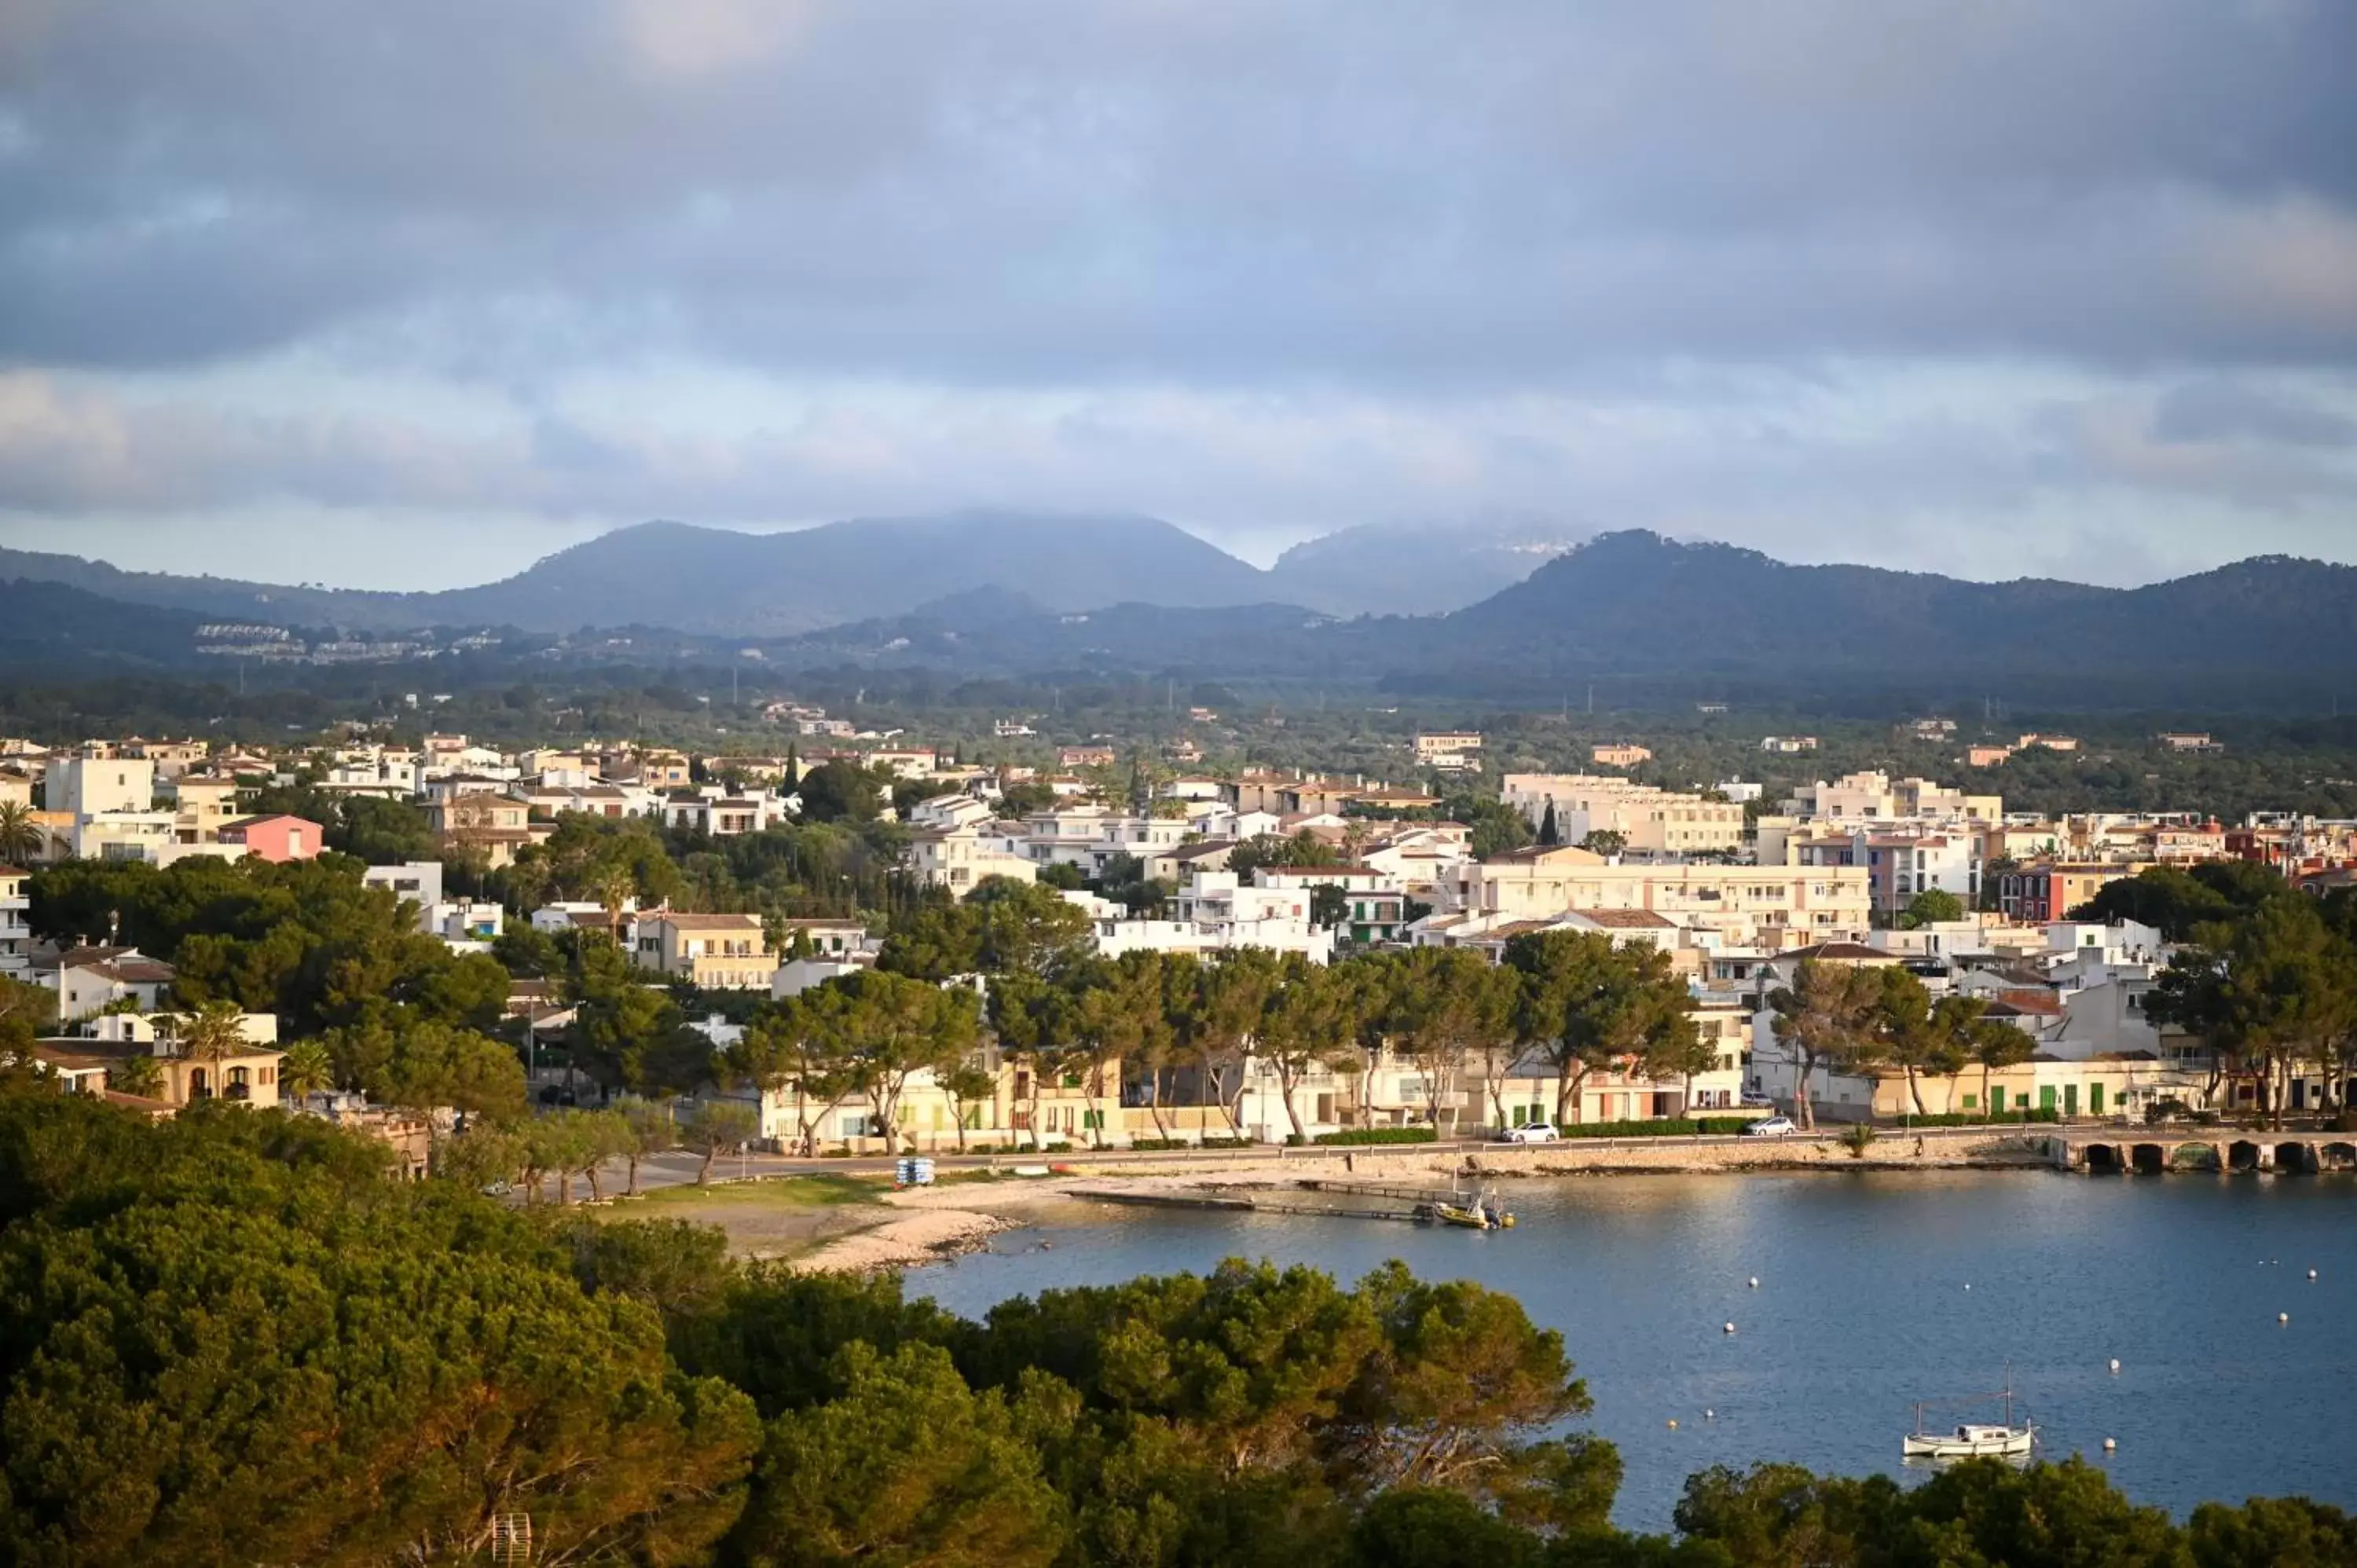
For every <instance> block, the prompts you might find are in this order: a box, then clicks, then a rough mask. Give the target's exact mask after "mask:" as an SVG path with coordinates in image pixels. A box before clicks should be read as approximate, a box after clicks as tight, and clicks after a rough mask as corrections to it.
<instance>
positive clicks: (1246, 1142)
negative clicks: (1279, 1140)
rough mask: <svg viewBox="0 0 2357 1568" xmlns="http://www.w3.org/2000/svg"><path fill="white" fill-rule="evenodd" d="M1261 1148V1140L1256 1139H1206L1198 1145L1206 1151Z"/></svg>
mask: <svg viewBox="0 0 2357 1568" xmlns="http://www.w3.org/2000/svg"><path fill="white" fill-rule="evenodd" d="M1259 1146H1260V1143H1259V1140H1258V1139H1254V1138H1206V1139H1204V1140H1203V1141H1202V1143H1200V1144H1198V1145H1197V1147H1199V1148H1204V1149H1256V1148H1258V1147H1259Z"/></svg>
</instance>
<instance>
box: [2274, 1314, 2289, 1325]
mask: <svg viewBox="0 0 2357 1568" xmlns="http://www.w3.org/2000/svg"><path fill="white" fill-rule="evenodd" d="M2290 1321H2291V1314H2290V1313H2288V1312H2278V1313H2276V1322H2277V1323H2289V1322H2290Z"/></svg>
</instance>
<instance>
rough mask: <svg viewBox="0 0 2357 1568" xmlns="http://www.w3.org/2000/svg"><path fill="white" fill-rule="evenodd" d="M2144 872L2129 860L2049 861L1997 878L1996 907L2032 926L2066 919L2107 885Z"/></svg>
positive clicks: (2019, 868)
mask: <svg viewBox="0 0 2357 1568" xmlns="http://www.w3.org/2000/svg"><path fill="white" fill-rule="evenodd" d="M2144 869H2145V868H2144V866H2143V865H2137V864H2135V863H2132V862H2126V861H2120V862H2109V861H2106V862H2101V863H2091V862H2085V861H2060V860H2048V861H2040V862H2036V863H2034V864H2032V865H2022V866H2018V867H2016V868H2015V869H2013V870H2011V871H2008V872H2005V873H2003V874H2001V875H1999V876H1998V877H1997V879H1996V907H1997V908H1998V909H1999V910H2001V911H2002V912H2003V913H2004V914H2005V915H2006V917H2007V918H2009V919H2015V920H2024V921H2028V922H2029V923H2030V924H2033V925H2043V924H2044V923H2046V922H2047V921H2049V920H2061V919H2067V918H2069V917H2070V914H2071V911H2072V910H2073V909H2076V908H2079V906H2081V905H2082V904H2084V903H2086V902H2087V901H2088V900H2089V899H2091V898H2093V897H2094V896H2095V895H2096V894H2097V893H2100V892H2102V891H2103V889H2104V886H2106V885H2107V884H2110V883H2114V882H2117V881H2119V880H2120V879H2121V878H2122V877H2126V876H2134V875H2136V874H2137V873H2138V872H2140V871H2142V870H2144Z"/></svg>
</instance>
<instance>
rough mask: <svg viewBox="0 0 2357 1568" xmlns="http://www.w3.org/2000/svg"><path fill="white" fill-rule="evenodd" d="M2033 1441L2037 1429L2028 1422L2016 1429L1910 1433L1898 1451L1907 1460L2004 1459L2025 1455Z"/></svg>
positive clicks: (1970, 1427) (1972, 1427) (1964, 1427)
mask: <svg viewBox="0 0 2357 1568" xmlns="http://www.w3.org/2000/svg"><path fill="white" fill-rule="evenodd" d="M2037 1440H2038V1433H2037V1429H2036V1428H2035V1427H2033V1426H2031V1425H2030V1424H2029V1423H2028V1422H2024V1423H2022V1424H2021V1425H2019V1426H1975V1425H1973V1424H1972V1423H1965V1424H1964V1425H1961V1426H1959V1427H1957V1428H1956V1429H1955V1431H1953V1432H1921V1431H1917V1432H1910V1433H1909V1434H1907V1435H1906V1436H1905V1437H1903V1438H1901V1439H1900V1445H1899V1451H1900V1454H1901V1455H1904V1456H1905V1457H1907V1458H1910V1459H1977V1458H1983V1457H1996V1458H2007V1457H2014V1456H2018V1455H2023V1454H2027V1453H2029V1450H2030V1447H2031V1445H2032V1444H2035V1443H2036V1442H2037Z"/></svg>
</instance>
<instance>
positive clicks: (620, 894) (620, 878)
mask: <svg viewBox="0 0 2357 1568" xmlns="http://www.w3.org/2000/svg"><path fill="white" fill-rule="evenodd" d="M589 892H590V896H591V897H594V898H596V899H597V902H598V903H600V904H603V905H604V906H605V907H606V924H607V929H608V930H610V931H611V932H612V933H613V937H614V945H615V946H616V947H620V946H621V945H622V911H623V909H624V908H625V907H627V906H628V905H629V903H630V899H631V897H633V896H634V895H635V894H636V893H637V892H638V882H637V879H636V878H634V877H633V876H632V875H630V867H628V866H626V865H606V866H601V867H599V868H598V869H597V872H596V873H595V874H594V875H592V877H591V880H590V884H589Z"/></svg>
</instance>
